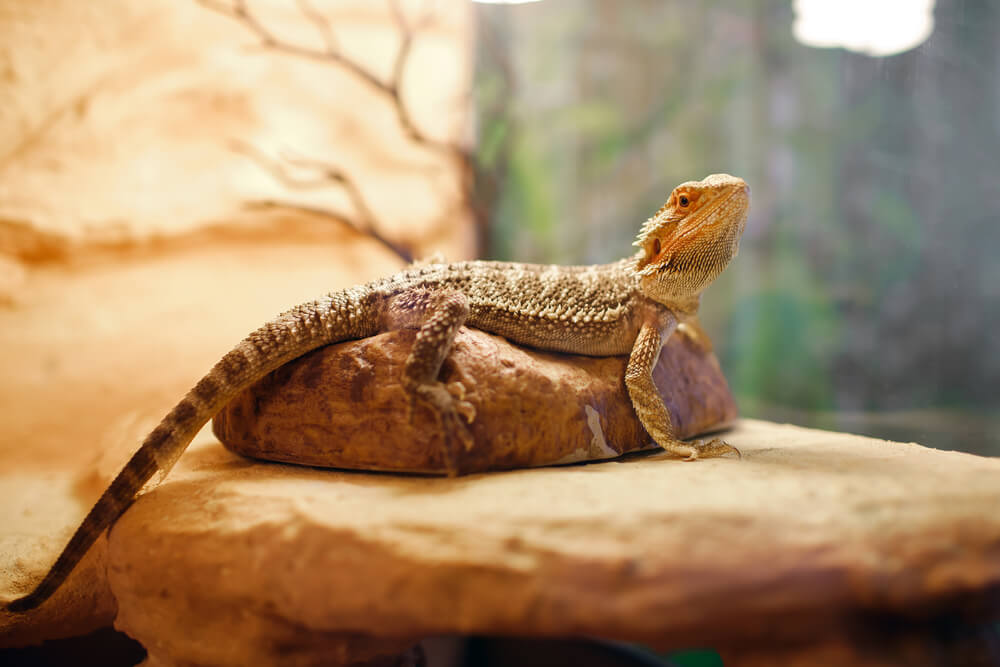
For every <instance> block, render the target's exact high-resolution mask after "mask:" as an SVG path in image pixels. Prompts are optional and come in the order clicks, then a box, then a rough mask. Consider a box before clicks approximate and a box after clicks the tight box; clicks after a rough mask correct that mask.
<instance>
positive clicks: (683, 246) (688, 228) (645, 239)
mask: <svg viewBox="0 0 1000 667" xmlns="http://www.w3.org/2000/svg"><path fill="white" fill-rule="evenodd" d="M749 210H750V187H749V186H748V185H747V184H746V182H744V181H743V179H742V178H738V177H736V176H730V175H729V174H712V175H711V176H708V177H707V178H705V179H704V180H701V181H688V182H687V183H681V184H680V185H678V186H677V187H676V188H674V191H673V192H672V193H670V199H668V200H667V203H666V204H664V205H663V206H662V207H661V208H660V210H659V211H657V212H656V215H654V216H653V217H652V218H650V219H649V220H647V221H646V223H645V224H644V225H643V226H642V229H641V230H640V232H639V238H638V239H636V242H635V245H636V246H638V247H639V248H640V249H641V250H640V251H639V252H638V253H637V254H636V256H635V271H636V274H637V275H638V277H639V286H640V289H641V290H642V292H643V294H645V295H646V296H647V297H649V298H651V299H653V300H654V301H659V302H661V303H667V304H669V305H675V304H677V303H680V302H685V301H690V300H693V299H696V298H697V296H698V295H699V294H700V293H701V291H702V290H704V289H705V288H706V287H708V286H709V284H711V282H712V281H713V280H715V278H716V277H717V276H718V275H719V274H720V273H722V271H723V269H725V268H726V266H727V265H728V264H729V261H730V260H731V259H732V258H733V257H735V256H736V253H737V252H738V251H739V247H740V237H741V236H742V235H743V228H744V227H745V226H746V220H747V212H748V211H749Z"/></svg>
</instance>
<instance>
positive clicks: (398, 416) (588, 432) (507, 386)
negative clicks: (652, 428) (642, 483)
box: [213, 329, 736, 473]
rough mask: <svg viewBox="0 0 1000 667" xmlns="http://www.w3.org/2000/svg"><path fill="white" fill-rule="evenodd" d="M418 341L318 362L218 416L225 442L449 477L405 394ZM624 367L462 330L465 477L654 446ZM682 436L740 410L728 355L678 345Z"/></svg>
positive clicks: (660, 381) (661, 379) (391, 337)
mask: <svg viewBox="0 0 1000 667" xmlns="http://www.w3.org/2000/svg"><path fill="white" fill-rule="evenodd" d="M415 333H416V332H415V331H412V330H409V331H405V330H404V331H395V332H390V333H386V334H382V335H380V336H376V337H373V338H369V339H365V340H360V341H352V342H348V343H341V344H339V345H331V346H328V347H325V348H322V349H320V350H317V351H315V352H313V353H311V354H309V355H306V356H305V357H302V358H301V359H298V360H296V361H295V362H292V363H290V364H288V365H286V366H285V367H284V368H281V369H279V370H278V371H276V372H275V373H272V374H271V375H269V376H268V377H266V378H264V379H263V380H261V381H260V382H258V383H257V384H255V385H254V386H253V387H251V388H250V389H248V390H247V391H246V392H244V393H243V394H242V395H241V396H239V397H238V398H236V399H235V400H234V401H232V402H231V403H230V404H229V406H227V407H226V408H225V409H224V410H223V411H222V412H221V413H220V414H219V415H218V416H217V417H216V418H215V423H214V427H213V428H214V431H215V434H216V436H217V437H218V438H219V439H220V440H221V441H222V442H223V443H224V444H225V445H226V446H227V447H229V448H230V449H232V450H233V451H235V452H237V453H239V454H243V455H245V456H252V457H256V458H262V459H268V460H274V461H286V462H292V463H301V464H307V465H314V466H327V467H335V468H353V469H362V470H386V471H411V472H434V473H441V472H444V471H445V470H446V467H445V462H444V444H443V443H444V439H443V432H442V430H441V428H440V427H439V426H438V424H437V423H436V422H435V421H434V420H433V417H432V415H431V414H430V413H429V412H428V411H427V410H426V409H423V408H421V407H419V406H418V407H417V408H416V410H415V413H414V418H413V420H412V422H411V421H410V419H409V417H408V414H407V403H408V399H407V396H406V394H405V393H404V391H403V389H402V387H401V385H400V381H399V380H400V377H401V376H402V368H403V363H404V362H405V360H406V357H407V355H408V354H409V352H410V349H411V346H412V343H413V338H414V336H415ZM625 363H626V359H625V358H624V357H605V358H597V357H583V356H574V355H562V354H551V353H546V352H540V351H537V350H530V349H526V348H523V347H518V346H516V345H513V344H511V343H509V342H508V341H506V340H505V339H503V338H500V337H498V336H492V335H490V334H486V333H483V332H482V331H478V330H470V329H462V330H461V331H460V332H459V334H458V336H457V338H456V341H455V347H454V349H453V350H452V352H451V354H450V356H449V358H448V360H447V361H446V363H445V366H444V368H443V369H442V375H441V378H442V380H443V381H444V382H446V383H451V382H456V381H458V382H461V383H462V385H463V386H464V387H465V390H466V400H468V401H469V402H471V403H472V404H473V405H474V406H475V407H476V417H475V419H474V421H473V422H472V424H471V425H470V431H471V433H472V435H473V437H474V440H475V444H474V445H473V447H472V448H471V449H469V450H468V451H462V452H460V460H459V465H460V468H461V469H462V471H464V472H478V471H484V470H495V469H508V468H523V467H531V466H540V465H548V464H553V463H570V462H576V461H586V460H593V459H606V458H613V457H616V456H619V455H620V454H622V453H625V452H630V451H635V450H638V449H643V448H646V447H650V446H651V445H652V443H651V441H650V439H649V437H648V436H647V435H646V433H645V431H644V430H643V428H642V425H641V424H640V423H639V421H638V419H637V418H636V416H635V413H634V411H633V410H632V406H631V403H629V400H628V396H627V395H626V392H625V386H624V383H623V381H622V378H623V377H624V371H625ZM654 378H655V380H656V382H657V386H658V387H659V388H660V391H661V393H662V394H663V396H664V397H665V400H666V402H667V404H668V406H669V407H670V411H671V413H672V414H673V416H674V421H675V423H676V424H677V426H678V430H679V434H680V437H682V438H690V437H693V436H695V435H697V434H700V433H704V432H706V431H710V430H718V429H720V428H723V427H724V426H726V425H728V424H729V423H731V422H732V421H733V420H734V419H735V418H736V404H735V402H734V401H733V398H732V395H731V394H730V392H729V388H728V386H727V384H726V380H725V377H723V375H722V371H721V370H720V369H719V364H718V361H716V359H715V356H714V355H713V354H712V353H711V352H708V351H705V350H704V349H702V348H701V347H700V346H699V345H697V344H696V343H695V342H694V341H692V340H691V339H690V338H688V337H687V336H686V335H684V334H679V335H677V336H673V337H671V339H670V340H669V342H668V344H667V345H666V346H664V350H663V353H662V354H661V356H660V361H659V364H658V366H657V368H656V370H655V372H654Z"/></svg>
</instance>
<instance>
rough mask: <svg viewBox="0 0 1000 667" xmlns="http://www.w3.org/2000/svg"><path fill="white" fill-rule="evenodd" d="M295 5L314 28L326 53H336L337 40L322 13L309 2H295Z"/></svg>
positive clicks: (307, 0) (297, 0) (300, 0)
mask: <svg viewBox="0 0 1000 667" xmlns="http://www.w3.org/2000/svg"><path fill="white" fill-rule="evenodd" d="M295 3H296V4H297V5H298V6H299V11H300V12H301V13H302V15H303V16H304V17H306V19H307V20H308V21H309V22H310V23H312V24H313V25H314V26H315V27H316V32H318V33H319V36H320V37H321V38H322V39H323V44H325V45H326V52H327V53H336V52H337V38H336V37H335V36H334V34H333V28H332V27H331V26H330V22H329V21H328V20H327V19H326V17H325V16H323V14H322V13H320V12H319V11H317V10H316V8H315V7H313V6H312V5H311V4H310V3H309V0H295Z"/></svg>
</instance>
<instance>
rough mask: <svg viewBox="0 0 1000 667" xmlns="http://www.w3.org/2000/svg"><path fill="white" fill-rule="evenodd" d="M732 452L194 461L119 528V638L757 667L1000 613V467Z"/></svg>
mask: <svg viewBox="0 0 1000 667" xmlns="http://www.w3.org/2000/svg"><path fill="white" fill-rule="evenodd" d="M727 439H729V440H730V441H731V442H732V443H733V444H734V445H736V446H737V447H739V448H740V449H741V450H742V452H743V459H742V460H737V459H733V458H719V459H708V460H704V461H698V462H695V463H684V462H681V461H678V460H676V459H670V458H667V457H665V456H663V455H646V456H636V457H631V458H628V459H622V460H617V461H611V462H604V463H598V464H591V465H585V466H573V467H549V468H540V469H533V470H517V471H511V472H505V473H491V474H483V475H471V476H466V477H459V478H445V477H430V478H429V477H421V476H402V475H374V474H363V473H356V472H337V471H330V470H317V469H311V468H305V467H300V466H283V465H273V464H271V465H269V464H259V463H255V464H250V463H248V462H247V461H246V460H245V459H240V458H239V457H237V456H235V455H233V454H231V453H229V452H226V451H224V450H223V449H221V448H218V447H215V446H204V445H199V446H198V447H197V448H196V449H194V450H193V451H191V452H189V454H188V456H186V457H185V458H184V459H183V460H182V461H181V465H180V467H179V470H177V471H176V472H175V473H174V474H173V475H172V476H171V477H170V478H169V479H168V481H167V482H166V483H165V484H164V485H162V486H160V487H159V488H157V489H155V490H154V491H152V492H151V493H149V494H147V495H145V496H143V497H142V498H140V499H139V500H138V501H137V502H136V504H135V505H134V506H133V507H132V508H131V509H130V510H129V511H128V512H127V513H126V514H125V515H124V517H122V519H121V520H120V521H119V522H118V523H117V525H116V526H115V528H114V529H113V530H112V532H111V534H110V539H109V563H110V566H109V567H110V571H109V579H110V582H111V586H112V590H113V591H114V593H115V595H116V596H117V598H118V602H119V616H118V619H117V626H118V627H119V628H121V629H123V630H124V631H126V632H128V633H129V634H130V635H132V636H134V637H136V638H137V639H139V640H140V641H141V642H142V643H143V644H144V645H145V646H146V647H147V648H148V649H149V651H150V660H151V663H152V664H190V663H197V664H204V665H241V664H251V663H252V664H256V665H270V664H317V663H320V662H322V661H323V660H328V659H329V657H328V655H327V653H326V652H327V651H334V650H337V651H343V650H344V649H343V643H344V641H345V637H354V638H355V639H356V640H357V638H358V637H359V636H361V635H363V636H366V637H368V638H369V640H370V642H371V643H365V642H363V641H361V640H357V641H359V643H360V644H361V645H363V646H367V647H372V646H376V647H377V646H378V642H379V641H380V638H384V639H382V641H384V642H385V645H384V650H386V651H390V650H392V651H395V650H399V649H400V647H401V646H403V645H405V644H406V643H407V642H409V641H413V639H415V638H419V637H426V636H432V635H440V634H452V633H498V634H514V635H534V636H556V637H558V636H570V635H572V636H596V637H606V638H614V639H623V640H632V641H640V642H645V643H650V644H653V645H655V646H659V647H663V648H668V647H691V646H699V645H701V646H704V645H710V646H713V647H717V648H726V649H727V650H728V651H730V653H731V654H733V655H739V654H740V653H741V651H739V650H737V649H740V647H742V648H743V649H745V650H744V651H742V654H743V655H753V654H757V655H760V654H761V653H760V649H759V647H760V646H762V645H765V646H769V647H771V648H772V649H775V648H776V647H778V646H780V645H782V644H783V643H786V642H787V643H788V644H789V645H796V643H798V645H801V644H802V642H804V641H806V642H821V641H824V640H829V641H835V640H836V641H839V640H840V639H842V638H843V637H846V636H848V635H847V634H846V633H847V631H848V629H849V628H856V627H858V626H859V625H866V626H871V625H872V619H875V618H884V617H891V616H893V615H897V616H905V617H907V618H928V617H934V616H935V615H937V614H942V613H954V612H955V611H958V610H961V611H963V612H965V613H971V612H972V610H976V609H978V610H980V611H983V610H990V609H993V610H995V609H996V604H997V598H996V591H997V590H1000V516H998V515H997V513H996V511H995V510H996V507H998V506H1000V460H993V459H984V458H981V457H976V456H972V455H968V454H959V453H954V452H942V451H937V450H932V449H927V448H924V447H921V446H919V445H913V444H901V443H893V442H885V441H880V440H875V439H870V438H862V437H858V436H850V435H844V434H837V433H829V432H823V431H815V430H808V429H802V428H797V427H791V426H780V425H775V424H769V423H766V422H757V421H746V420H745V421H743V422H741V424H740V426H739V427H738V428H737V429H736V430H735V431H732V432H730V433H728V434H727ZM991 605H992V607H991ZM235 628H238V629H239V631H238V632H234V629H235ZM830 645H831V646H832V645H833V644H830ZM755 646H756V647H758V649H757V650H756V651H755V650H751V649H752V647H755ZM370 650H375V649H370ZM329 655H342V656H344V657H345V659H350V655H351V654H349V652H345V653H341V654H334V653H330V654H329ZM838 655H851V651H847V650H844V651H840V653H838ZM157 661H159V662H157ZM727 664H728V663H727ZM755 664H761V663H755ZM842 664H850V663H849V662H847V663H842ZM900 664H906V663H905V662H904V663H900Z"/></svg>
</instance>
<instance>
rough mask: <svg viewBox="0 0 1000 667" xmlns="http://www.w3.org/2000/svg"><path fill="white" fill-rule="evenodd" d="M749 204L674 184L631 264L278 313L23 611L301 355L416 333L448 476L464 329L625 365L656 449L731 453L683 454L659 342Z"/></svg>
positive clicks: (504, 268) (691, 317) (509, 267)
mask: <svg viewBox="0 0 1000 667" xmlns="http://www.w3.org/2000/svg"><path fill="white" fill-rule="evenodd" d="M749 206H750V189H749V188H748V187H747V185H746V183H745V182H744V181H743V180H742V179H740V178H736V177H734V176H729V175H727V174H714V175H711V176H708V177H707V178H705V179H704V180H702V181H690V182H687V183H682V184H681V185H679V186H677V187H676V188H675V189H674V190H673V192H672V193H671V195H670V199H668V200H667V202H666V203H665V204H664V205H663V206H662V207H661V208H660V209H659V210H658V211H657V212H656V214H655V215H653V216H652V217H651V218H649V219H648V220H647V221H646V222H645V224H643V225H642V228H641V230H640V232H639V236H638V239H637V240H636V242H635V245H636V246H638V248H639V250H638V252H636V254H635V255H634V256H631V257H628V258H626V259H623V260H620V261H618V262H614V263H612V264H603V265H595V266H546V265H535V264H516V263H507V262H487V261H470V262H457V263H451V264H446V263H428V264H422V265H414V266H412V267H410V268H409V269H408V270H405V271H403V272H401V273H399V274H396V275H394V276H390V277H387V278H384V279H381V280H378V281H375V282H372V283H369V284H366V285H360V286H356V287H351V288H349V289H346V290H343V291H339V292H333V293H330V294H327V295H326V296H324V297H322V298H320V299H317V300H316V301H312V302H309V303H305V304H302V305H299V306H296V307H295V308H293V309H291V310H289V311H287V312H285V313H283V314H282V315H279V316H278V317H277V318H275V319H274V320H271V321H270V322H268V323H266V324H265V325H263V326H262V327H260V328H259V329H257V330H256V331H254V332H253V333H251V334H250V335H249V336H248V337H247V338H245V339H244V340H243V341H242V342H240V343H239V344H238V345H237V346H236V347H235V348H233V350H231V351H230V352H228V353H227V354H226V355H225V356H224V357H222V359H221V360H220V361H219V362H218V363H217V364H215V366H214V367H213V368H212V369H211V370H210V371H209V372H208V374H207V375H205V377H203V378H202V379H201V380H200V381H199V382H198V383H197V384H196V385H195V386H194V388H193V389H192V390H191V391H190V392H188V394H187V395H186V396H185V397H184V398H183V399H181V401H180V402H179V403H178V404H177V405H176V406H174V408H173V409H172V410H171V411H170V412H169V413H168V414H167V415H166V417H164V418H163V420H162V421H161V422H160V424H159V425H158V426H157V427H156V428H155V429H153V431H152V432H151V433H150V434H149V435H148V436H147V437H146V439H145V441H144V442H143V443H142V446H141V447H140V448H139V450H138V451H137V452H136V453H135V454H134V455H133V456H132V458H131V459H129V461H128V463H126V464H125V467H124V468H123V469H122V471H121V472H120V473H119V474H118V476H117V477H116V478H115V479H114V481H112V482H111V485H110V486H109V487H108V489H107V490H106V491H105V492H104V494H103V495H102V496H101V497H100V499H98V501H97V503H96V504H95V505H94V507H93V509H91V510H90V513H89V514H87V517H86V518H85V519H84V521H83V523H82V524H81V525H80V526H79V528H77V530H76V532H75V534H74V535H73V537H72V538H71V539H70V541H69V543H68V544H67V546H66V547H65V548H64V549H63V551H62V553H61V554H60V556H59V558H58V559H57V560H56V562H55V564H54V565H53V566H52V568H51V569H50V570H49V572H48V573H47V574H46V575H45V577H44V578H43V579H42V581H41V582H40V583H39V584H38V586H37V587H36V588H35V589H34V590H33V591H32V592H31V593H30V594H28V595H26V596H24V597H21V598H18V599H16V600H14V601H13V602H11V603H10V604H8V605H7V609H8V610H9V611H13V612H22V611H26V610H29V609H32V608H34V607H37V606H38V605H39V604H41V603H42V602H44V601H45V600H46V599H48V598H49V596H51V595H52V593H53V592H54V591H55V590H56V589H57V588H58V587H59V586H60V585H61V584H62V582H63V581H65V579H66V578H67V576H69V574H70V572H71V571H72V570H73V568H74V567H75V566H76V565H77V563H78V562H79V561H80V559H81V558H82V557H83V556H84V554H85V553H86V552H87V550H88V549H89V548H90V546H91V545H92V544H93V543H94V541H95V540H96V539H97V538H98V537H99V536H100V535H101V534H102V532H103V531H104V530H105V529H106V528H108V527H109V526H110V525H111V524H112V523H114V522H115V520H117V519H118V517H119V516H121V515H122V513H123V512H125V510H126V509H127V508H128V507H129V505H131V503H132V502H133V501H134V500H135V498H136V497H137V496H138V495H139V494H140V492H141V491H142V490H143V489H144V487H145V486H146V485H147V482H149V480H150V479H151V478H152V477H153V475H154V474H156V473H159V479H160V480H162V478H163V476H164V475H166V473H167V472H168V471H169V470H170V468H171V467H172V466H173V464H174V462H175V461H176V460H177V458H178V457H179V456H180V455H181V454H182V453H183V452H184V450H185V449H186V448H187V446H188V444H189V443H190V442H191V440H192V439H193V438H194V436H195V434H196V433H197V432H198V431H199V430H200V429H201V428H202V426H204V425H205V423H207V422H208V420H209V419H211V418H212V417H213V416H214V415H215V414H216V413H217V412H218V411H219V410H221V409H222V408H223V406H225V405H226V404H227V403H228V402H229V401H230V400H231V399H232V398H233V397H234V396H236V395H237V394H239V393H240V392H242V391H243V390H244V389H246V388H247V387H249V386H250V385H251V384H253V383H254V382H255V381H256V380H258V379H260V378H262V377H263V376H264V375H266V374H268V373H270V372H271V371H273V370H275V369H276V368H278V367H280V366H282V365H283V364H285V363H287V362H289V361H291V360H292V359H295V358H296V357H299V356H301V355H303V354H305V353H306V352H309V351H311V350H313V349H316V348H318V347H321V346H323V345H328V344H330V343H335V342H339V341H345V340H354V339H359V338H365V337H368V336H373V335H375V334H378V333H381V332H384V331H389V330H395V329H400V328H415V329H418V332H417V335H416V338H415V340H414V343H413V348H412V351H411V352H410V355H409V357H408V358H407V360H406V363H405V365H404V370H403V378H402V384H403V387H404V389H405V390H406V391H407V393H408V395H409V396H410V409H411V410H412V409H413V408H414V406H417V405H420V406H423V407H425V408H426V409H430V410H431V411H433V413H434V414H435V415H436V417H437V421H438V423H439V424H440V425H441V427H442V429H443V432H444V433H445V438H444V441H445V447H446V448H447V450H448V451H446V452H445V459H446V461H448V462H449V463H448V467H449V471H450V472H451V474H458V473H459V472H460V470H458V469H457V467H456V466H455V465H454V463H453V462H454V461H455V455H454V452H456V451H457V450H456V449H455V448H456V447H461V446H463V445H464V446H468V445H469V444H470V439H471V436H470V434H469V431H468V428H467V426H466V423H471V422H472V421H473V420H474V419H475V413H476V410H475V406H473V405H472V404H470V403H469V402H467V401H465V400H464V387H461V386H458V383H453V384H451V385H447V386H446V385H444V384H443V383H442V382H440V381H439V380H438V374H439V371H440V369H441V364H442V362H443V361H444V359H445V357H446V356H447V355H448V352H449V350H450V348H451V345H452V341H453V339H454V337H455V333H456V332H457V331H458V328H459V327H461V326H462V325H468V326H471V327H475V328H477V329H481V330H483V331H487V332H490V333H494V334H498V335H501V336H504V337H506V338H508V339H510V340H511V341H513V342H515V343H520V344H523V345H527V346H531V347H535V348H539V349H543V350H550V351H556V352H567V353H573V354H584V355H592V356H611V355H628V357H629V359H628V364H627V366H626V371H625V377H624V384H625V388H626V389H627V391H628V395H629V397H630V399H631V401H632V405H633V406H634V408H635V413H636V415H637V416H638V417H639V420H640V421H641V422H642V425H643V426H644V427H645V429H646V431H647V432H648V433H649V435H650V436H651V437H652V438H653V440H654V441H655V442H656V444H658V445H659V446H660V447H662V448H663V449H664V450H666V451H667V452H671V453H673V454H675V455H678V456H680V457H682V458H684V459H685V460H689V461H690V460H694V459H697V458H702V457H711V456H720V455H723V454H726V453H730V452H733V453H736V454H737V455H738V454H739V452H737V451H736V449H735V448H734V447H732V446H731V445H729V444H727V443H725V442H723V441H722V440H719V439H717V438H716V439H713V440H711V441H709V442H704V441H700V440H699V441H695V442H682V441H680V440H678V439H677V438H676V437H675V435H674V428H673V425H672V423H671V417H670V413H669V412H668V410H667V408H666V406H665V405H664V403H663V400H662V398H661V397H660V395H659V393H658V392H657V390H656V387H655V386H654V384H653V377H652V370H653V367H654V365H655V364H656V362H657V359H658V358H659V354H660V348H661V347H662V345H663V342H664V341H665V340H666V339H667V338H668V337H669V336H670V335H671V334H672V333H673V332H674V331H675V330H676V329H677V327H678V326H679V325H680V326H684V325H688V326H690V327H691V328H692V330H694V331H695V332H697V331H698V330H699V329H698V324H697V319H696V318H695V314H696V312H697V310H698V305H699V302H700V296H701V293H702V291H703V290H704V289H705V288H706V287H708V285H709V284H710V283H711V282H712V281H713V280H714V279H715V278H716V277H717V276H718V275H719V274H720V273H721V272H722V271H723V269H725V268H726V266H727V265H728V264H729V262H730V260H731V259H732V258H733V257H734V256H735V255H736V253H737V251H738V249H739V241H740V237H741V236H742V233H743V228H744V226H745V224H746V218H747V212H748V210H749Z"/></svg>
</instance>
